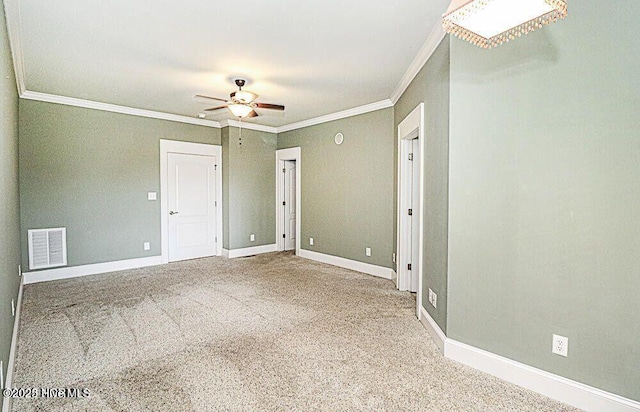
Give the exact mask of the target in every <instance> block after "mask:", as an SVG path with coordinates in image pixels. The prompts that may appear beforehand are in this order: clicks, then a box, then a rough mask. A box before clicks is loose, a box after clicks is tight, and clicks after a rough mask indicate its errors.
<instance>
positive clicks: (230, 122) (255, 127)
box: [220, 119, 278, 133]
mask: <svg viewBox="0 0 640 412" xmlns="http://www.w3.org/2000/svg"><path fill="white" fill-rule="evenodd" d="M227 126H231V127H238V128H240V127H242V128H243V129H249V130H256V131H259V132H267V133H278V128H277V127H271V126H263V125H261V124H256V123H247V122H239V121H237V120H233V119H225V120H223V121H221V122H220V127H227Z"/></svg>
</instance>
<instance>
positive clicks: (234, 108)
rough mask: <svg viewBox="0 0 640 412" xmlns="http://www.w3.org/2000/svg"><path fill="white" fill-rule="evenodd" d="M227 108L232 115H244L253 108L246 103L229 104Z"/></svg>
mask: <svg viewBox="0 0 640 412" xmlns="http://www.w3.org/2000/svg"><path fill="white" fill-rule="evenodd" d="M228 107H229V110H231V113H233V115H234V116H236V117H240V118H242V117H245V116H246V115H248V114H249V113H251V111H252V110H253V108H252V107H251V106H249V105H246V104H237V103H234V104H230V105H229V106H228Z"/></svg>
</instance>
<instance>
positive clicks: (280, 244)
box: [276, 147, 302, 255]
mask: <svg viewBox="0 0 640 412" xmlns="http://www.w3.org/2000/svg"><path fill="white" fill-rule="evenodd" d="M285 160H295V162H296V255H299V254H300V228H301V227H302V208H301V205H302V151H301V149H300V148H299V147H292V148H289V149H280V150H276V250H278V251H283V250H284V249H285V242H284V239H283V238H282V234H283V233H284V232H283V230H284V213H283V206H282V199H283V197H284V196H283V194H284V185H283V184H282V183H283V182H282V179H279V178H278V177H279V176H280V175H282V168H283V167H284V161H285Z"/></svg>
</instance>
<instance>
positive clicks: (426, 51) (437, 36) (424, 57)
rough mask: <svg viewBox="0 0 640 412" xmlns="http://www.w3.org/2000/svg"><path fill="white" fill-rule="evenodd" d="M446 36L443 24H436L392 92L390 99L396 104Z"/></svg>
mask: <svg viewBox="0 0 640 412" xmlns="http://www.w3.org/2000/svg"><path fill="white" fill-rule="evenodd" d="M444 37H445V32H444V30H442V26H441V25H439V24H436V25H435V26H434V28H433V30H431V33H430V34H429V36H428V37H427V40H425V42H424V44H423V45H422V48H421V49H420V51H419V52H418V54H417V55H416V57H415V58H414V59H413V61H412V62H411V64H410V65H409V67H408V68H407V71H406V72H405V73H404V75H403V76H402V79H400V83H398V85H397V86H396V88H395V90H394V91H393V93H391V97H390V98H389V99H390V100H391V102H392V103H393V104H396V103H397V102H398V100H400V97H401V96H402V94H403V93H404V92H405V90H407V87H409V85H410V84H411V82H412V81H413V79H414V78H415V77H416V76H417V75H418V73H419V72H420V70H421V69H422V66H424V65H425V63H427V61H428V60H429V58H431V56H432V55H433V53H434V52H435V51H436V49H437V48H438V46H439V45H440V43H441V42H442V40H443V39H444Z"/></svg>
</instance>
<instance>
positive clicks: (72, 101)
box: [20, 90, 220, 129]
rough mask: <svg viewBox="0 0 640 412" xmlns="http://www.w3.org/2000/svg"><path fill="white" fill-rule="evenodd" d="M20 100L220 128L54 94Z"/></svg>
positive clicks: (25, 96) (28, 93)
mask: <svg viewBox="0 0 640 412" xmlns="http://www.w3.org/2000/svg"><path fill="white" fill-rule="evenodd" d="M20 97H21V98H23V99H27V100H37V101H40V102H48V103H57V104H64V105H67V106H76V107H84V108H86V109H95V110H102V111H106V112H113V113H122V114H129V115H132V116H140V117H149V118H152V119H160V120H169V121H171V122H178V123H188V124H195V125H198V126H207V127H215V128H218V129H219V128H220V123H218V122H215V121H213V120H204V119H197V118H191V117H188V116H181V115H177V114H171V113H162V112H155V111H152V110H144V109H136V108H133V107H127V106H118V105H116V104H109V103H101V102H94V101H92V100H83V99H76V98H74V97H66V96H58V95H55V94H47V93H40V92H32V91H28V90H27V91H25V92H24V93H22V94H21V95H20Z"/></svg>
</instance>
